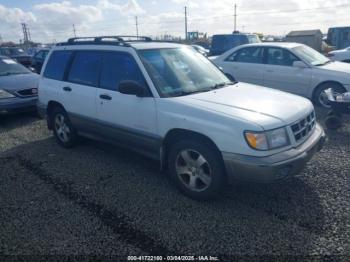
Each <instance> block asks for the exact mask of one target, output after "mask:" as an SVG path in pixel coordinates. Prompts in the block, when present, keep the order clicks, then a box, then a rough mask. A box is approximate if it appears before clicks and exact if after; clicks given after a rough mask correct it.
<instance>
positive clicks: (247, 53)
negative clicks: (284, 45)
mask: <svg viewBox="0 0 350 262" xmlns="http://www.w3.org/2000/svg"><path fill="white" fill-rule="evenodd" d="M263 60H264V56H263V49H262V48H261V47H247V48H243V49H240V50H238V51H236V52H235V53H233V54H232V55H230V56H229V57H228V58H226V61H228V62H238V63H250V64H262V63H263Z"/></svg>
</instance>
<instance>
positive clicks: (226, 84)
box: [209, 82, 235, 90]
mask: <svg viewBox="0 0 350 262" xmlns="http://www.w3.org/2000/svg"><path fill="white" fill-rule="evenodd" d="M234 84H235V83H234V82H222V83H218V84H215V85H213V86H211V87H209V88H210V89H211V90H213V89H219V88H223V87H225V86H229V85H234Z"/></svg>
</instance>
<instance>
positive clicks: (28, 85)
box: [0, 56, 39, 115]
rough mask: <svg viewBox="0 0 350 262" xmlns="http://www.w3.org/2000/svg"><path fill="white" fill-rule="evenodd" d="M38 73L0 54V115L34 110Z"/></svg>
mask: <svg viewBox="0 0 350 262" xmlns="http://www.w3.org/2000/svg"><path fill="white" fill-rule="evenodd" d="M38 82H39V75H38V74H35V73H32V72H31V71H30V70H28V69H27V68H26V67H24V66H23V65H21V64H19V63H17V62H16V61H15V60H13V59H11V58H8V57H5V56H0V115H1V114H10V113H20V112H27V111H35V110H36V102H37V97H38V95H37V94H38Z"/></svg>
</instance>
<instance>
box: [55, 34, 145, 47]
mask: <svg viewBox="0 0 350 262" xmlns="http://www.w3.org/2000/svg"><path fill="white" fill-rule="evenodd" d="M151 41H152V38H150V37H147V36H132V35H117V36H92V37H74V38H69V39H68V41H67V42H64V43H59V44H57V45H58V46H67V45H119V46H125V47H130V44H129V42H151Z"/></svg>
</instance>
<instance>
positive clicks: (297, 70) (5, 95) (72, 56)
mask: <svg viewBox="0 0 350 262" xmlns="http://www.w3.org/2000/svg"><path fill="white" fill-rule="evenodd" d="M127 39H128V40H123V37H122V36H117V37H95V38H92V39H91V38H88V39H87V38H72V39H69V40H68V41H67V42H64V43H60V44H58V45H56V46H55V47H53V48H52V50H51V51H50V52H49V51H48V50H41V51H39V52H38V53H37V54H36V55H35V56H34V59H33V61H34V60H35V61H37V65H38V69H41V65H42V64H43V67H42V71H43V72H42V74H41V76H40V77H39V76H38V75H37V74H33V73H32V72H30V71H29V70H28V69H26V68H25V67H23V66H22V65H20V64H18V63H17V62H16V61H15V60H13V59H11V58H7V57H0V113H1V112H2V113H11V112H16V111H18V110H25V109H29V108H31V109H32V108H33V106H35V104H36V103H37V98H39V99H38V100H39V101H38V104H37V106H38V110H39V113H40V114H41V115H42V116H43V117H44V118H46V119H47V125H48V128H49V129H50V130H52V131H53V133H54V136H55V138H56V141H57V142H58V144H59V145H61V146H63V147H65V148H71V147H73V146H74V145H75V144H76V143H77V141H78V137H79V136H85V137H89V138H93V139H98V140H103V141H107V142H109V143H113V144H118V145H120V146H124V147H127V148H129V149H132V150H135V151H137V152H140V153H143V154H145V155H146V156H148V157H151V158H153V159H155V160H157V161H159V163H160V167H161V168H162V169H164V170H167V171H168V173H169V174H170V176H171V178H172V179H173V181H174V183H175V185H176V186H177V187H178V188H179V190H180V191H182V192H183V193H184V194H185V195H187V196H189V197H191V198H194V199H199V200H203V199H209V198H212V197H215V196H216V195H218V193H219V192H220V191H221V190H222V188H223V187H224V185H225V184H227V183H231V182H233V181H236V180H243V181H254V182H263V183H266V182H273V181H276V180H282V179H286V178H288V177H291V176H294V175H296V174H298V173H300V172H301V171H302V170H303V168H304V167H305V165H306V163H307V162H308V161H309V160H310V159H311V157H312V156H313V155H314V154H315V153H316V152H317V151H319V150H321V148H322V147H323V144H324V142H325V133H324V131H323V129H322V128H321V126H320V125H319V124H318V123H317V119H316V114H315V111H314V107H313V105H312V103H311V102H310V100H314V101H315V102H316V103H317V104H320V105H322V106H328V104H327V101H328V100H327V99H326V98H324V96H323V95H324V93H325V90H326V89H328V88H330V87H331V88H333V90H334V91H336V92H343V91H345V90H349V88H350V74H349V73H350V65H348V64H345V63H339V62H331V61H330V60H329V59H328V58H326V57H324V56H323V55H321V54H320V53H318V52H316V51H315V50H313V49H311V48H309V47H306V46H304V45H301V44H295V43H269V44H263V43H255V44H248V45H241V46H239V47H235V48H233V49H230V50H228V51H226V52H225V53H223V54H222V55H221V56H218V57H216V58H213V59H212V60H209V59H207V58H206V57H205V55H203V53H202V52H199V51H197V50H196V49H194V48H193V47H190V46H186V45H181V44H173V43H160V42H152V41H151V40H150V39H149V38H143V37H135V38H132V37H127ZM48 53H49V56H48V57H47V58H46V56H47V55H48ZM38 86H39V88H38ZM268 87H269V88H268ZM274 89H280V90H282V91H286V92H282V91H279V90H274ZM349 91H350V90H349ZM287 92H288V93H287ZM37 93H38V95H39V96H38V97H37ZM289 93H293V94H289ZM295 94H296V95H295ZM301 96H303V97H305V98H303V97H301ZM306 98H308V99H306Z"/></svg>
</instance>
